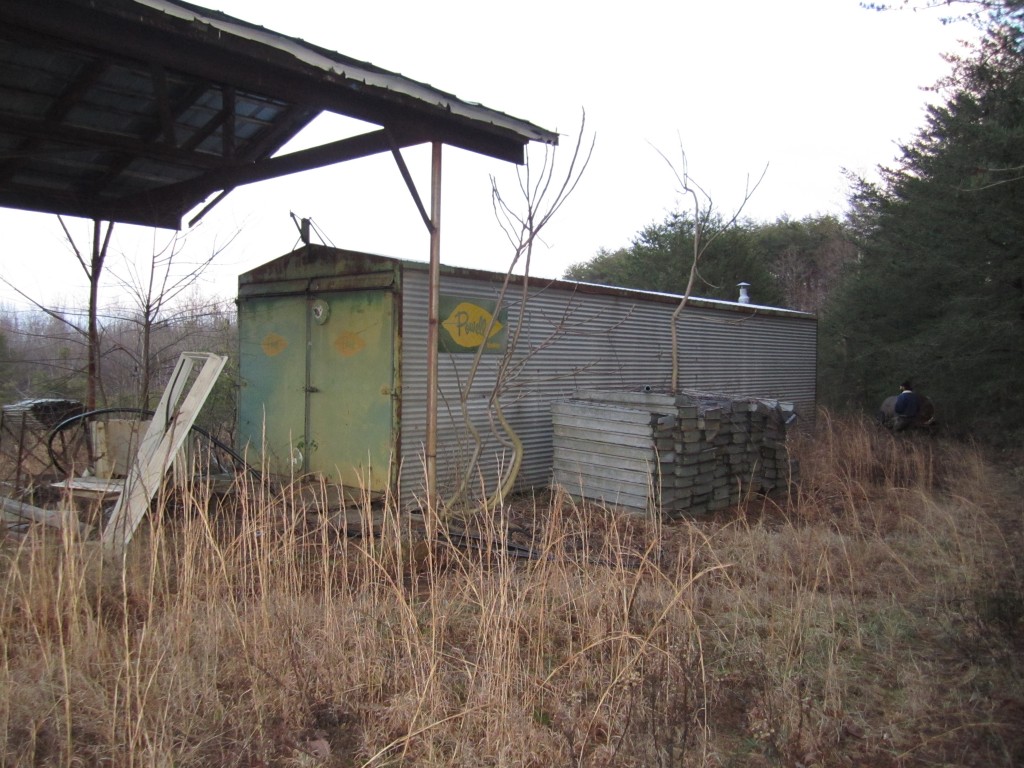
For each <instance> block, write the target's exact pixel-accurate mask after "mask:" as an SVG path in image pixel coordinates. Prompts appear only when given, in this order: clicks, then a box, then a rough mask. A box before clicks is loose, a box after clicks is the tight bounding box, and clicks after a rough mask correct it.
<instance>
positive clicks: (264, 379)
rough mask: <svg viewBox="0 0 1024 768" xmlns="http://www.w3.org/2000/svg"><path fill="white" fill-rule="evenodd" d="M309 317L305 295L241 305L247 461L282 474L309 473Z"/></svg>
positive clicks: (241, 403) (241, 425) (242, 425)
mask: <svg viewBox="0 0 1024 768" xmlns="http://www.w3.org/2000/svg"><path fill="white" fill-rule="evenodd" d="M307 314H308V312H307V309H306V302H305V300H304V297H302V296H275V297H264V296H259V297H251V298H247V299H245V300H243V301H240V302H239V305H238V339H239V361H238V366H239V378H240V380H241V389H240V391H239V394H238V433H239V440H238V442H239V445H240V446H241V447H242V449H243V450H244V451H245V455H246V460H247V461H249V462H250V463H251V464H258V465H261V467H262V468H263V469H266V470H267V471H269V472H271V473H274V474H279V475H289V474H292V473H293V472H294V473H296V474H299V473H301V472H302V469H303V467H302V457H301V453H300V451H299V450H298V448H297V446H299V445H301V444H302V442H303V440H304V437H305V432H306V406H305V397H306V316H307Z"/></svg>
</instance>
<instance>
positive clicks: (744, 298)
mask: <svg viewBox="0 0 1024 768" xmlns="http://www.w3.org/2000/svg"><path fill="white" fill-rule="evenodd" d="M736 287H737V288H739V289H740V297H739V299H738V301H739V303H740V304H749V303H750V294H749V293H747V288H749V287H750V283H736Z"/></svg>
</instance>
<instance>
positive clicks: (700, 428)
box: [552, 391, 795, 517]
mask: <svg viewBox="0 0 1024 768" xmlns="http://www.w3.org/2000/svg"><path fill="white" fill-rule="evenodd" d="M793 420H794V411H793V405H792V404H791V403H784V402H779V401H777V400H769V399H762V398H746V397H732V396H729V395H718V394H709V393H703V392H689V391H688V392H684V393H681V394H678V395H670V394H662V393H658V392H650V391H644V392H615V391H583V392H577V393H576V395H575V396H574V397H573V398H572V399H571V400H567V401H562V402H556V403H554V404H553V405H552V421H553V426H554V476H553V480H554V483H555V484H556V485H559V486H561V487H562V488H564V489H565V490H566V491H567V492H568V493H569V494H571V495H573V496H575V497H577V498H587V499H595V500H600V501H602V502H604V503H607V504H613V505H615V506H620V507H625V508H628V509H635V510H641V511H644V512H653V513H660V514H662V515H665V516H666V517H678V516H681V515H700V514H704V513H707V512H712V511H714V510H718V509H722V508H724V507H727V506H730V505H732V504H735V503H737V502H738V501H739V500H740V498H742V496H743V495H744V494H746V493H748V492H750V491H755V492H760V493H767V492H769V491H772V490H775V489H776V488H780V487H787V486H788V484H789V483H791V482H793V481H794V480H795V478H794V476H793V475H794V472H795V467H794V466H792V465H791V462H790V459H789V453H788V450H787V448H786V427H787V424H789V423H790V422H792V421H793Z"/></svg>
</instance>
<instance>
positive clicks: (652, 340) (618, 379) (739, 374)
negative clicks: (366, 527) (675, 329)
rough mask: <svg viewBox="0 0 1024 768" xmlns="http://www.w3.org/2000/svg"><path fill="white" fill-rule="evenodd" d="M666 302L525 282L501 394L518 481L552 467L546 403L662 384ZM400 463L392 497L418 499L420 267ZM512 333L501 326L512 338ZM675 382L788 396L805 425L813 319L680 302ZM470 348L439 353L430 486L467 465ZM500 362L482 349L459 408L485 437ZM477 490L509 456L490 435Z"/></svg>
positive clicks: (407, 299) (467, 289) (481, 282)
mask: <svg viewBox="0 0 1024 768" xmlns="http://www.w3.org/2000/svg"><path fill="white" fill-rule="evenodd" d="M498 290H499V285H498V284H497V283H495V282H493V281H491V280H488V279H484V278H479V279H478V278H473V277H467V276H461V275H451V274H445V275H442V280H441V291H442V293H444V294H452V295H458V296H462V297H466V298H477V299H491V300H493V299H495V298H496V297H497V295H498ZM507 305H508V308H509V316H508V321H509V327H510V329H515V327H516V326H517V324H518V323H519V322H520V316H521V311H520V310H521V291H520V290H519V289H518V288H517V289H516V290H515V291H513V292H512V294H511V297H509V298H508V299H507ZM674 308H675V305H674V304H672V303H665V302H661V301H656V300H653V299H647V298H643V297H638V296H636V295H624V292H621V291H609V292H608V293H600V292H594V291H586V292H583V291H576V290H574V289H573V288H572V286H571V285H566V284H564V283H559V284H558V285H556V286H545V285H543V284H540V283H538V285H537V286H536V287H534V288H532V289H531V291H530V298H529V300H528V306H527V310H528V311H527V313H526V317H525V320H524V322H523V327H522V330H521V337H520V339H519V343H518V348H517V349H516V352H515V355H514V358H513V359H514V365H513V368H514V370H515V376H514V377H513V378H512V379H511V381H510V382H509V385H508V386H507V388H506V393H505V395H504V396H503V398H502V404H503V407H504V410H505V414H506V416H507V418H508V420H509V421H510V423H511V424H512V425H513V427H514V428H515V429H516V431H517V433H518V434H519V436H520V438H521V439H522V441H523V444H524V447H525V455H524V458H523V464H522V467H521V470H520V475H519V483H520V485H522V486H531V485H533V486H535V485H544V484H547V483H548V482H549V481H550V477H551V466H552V454H553V452H552V439H551V433H552V428H551V403H552V402H554V401H556V400H560V399H566V398H569V397H571V396H572V394H573V392H575V391H576V390H577V389H584V388H588V389H589V388H604V389H616V388H642V387H645V386H649V387H651V388H652V389H653V390H667V389H668V387H669V386H670V384H671V371H672V362H671V355H670V353H669V349H670V346H671V335H670V329H669V323H670V319H671V315H672V311H673V310H674ZM402 318H403V323H402V325H403V328H402V333H403V353H402V361H403V363H402V364H403V369H402V417H401V421H402V434H401V449H402V469H401V475H400V477H401V494H402V498H403V501H404V502H406V503H408V502H410V501H412V500H413V499H415V498H422V495H423V477H424V472H423V462H422V455H423V444H424V441H425V437H426V427H425V425H426V328H427V273H426V270H425V268H424V267H423V266H421V265H416V264H411V263H406V265H405V266H404V269H403V280H402ZM512 334H513V330H510V339H511V337H512ZM679 348H680V386H681V387H682V388H685V389H697V390H703V391H709V392H720V393H723V394H730V395H737V396H740V395H746V396H757V397H767V398H777V399H781V400H789V401H792V402H794V403H796V406H797V411H798V413H800V414H801V415H802V417H803V418H804V419H805V420H810V419H813V409H814V401H815V372H816V371H815V368H816V354H817V324H816V321H815V320H814V319H813V318H811V317H807V316H799V315H794V316H788V317H780V316H776V315H772V314H770V313H759V312H758V311H757V309H756V308H753V307H749V306H748V307H742V306H739V305H737V307H736V309H735V310H731V309H728V308H722V309H708V308H704V307H688V308H687V309H686V310H685V311H684V312H683V315H682V318H681V320H680V323H679ZM472 360H473V356H472V355H456V356H449V355H442V357H441V361H440V365H439V383H440V387H441V395H440V413H439V414H438V429H439V434H438V489H439V492H440V493H441V494H442V496H447V495H449V494H451V493H452V492H453V491H454V490H455V487H456V485H457V481H456V478H457V477H458V475H459V471H460V469H461V468H462V467H464V466H465V465H466V461H467V456H468V454H469V452H470V451H471V440H470V439H469V433H468V430H467V429H466V427H465V426H464V421H463V419H462V416H461V414H460V412H459V391H460V385H461V382H464V381H465V380H466V377H467V374H468V371H469V367H470V365H471V363H472ZM497 365H498V358H497V357H490V356H485V357H484V359H483V364H482V366H481V368H480V371H479V372H478V374H477V380H476V382H475V385H474V388H473V391H472V393H471V397H470V399H469V403H468V413H469V416H470V419H471V421H472V423H473V424H474V425H475V426H476V428H477V429H478V430H479V431H480V433H481V434H482V435H486V434H487V433H488V432H489V427H488V415H487V398H488V395H489V393H490V388H491V387H492V386H493V382H494V377H495V372H496V370H497ZM485 449H486V450H485V456H484V457H483V458H481V461H480V468H481V471H482V477H481V478H479V479H475V481H474V484H475V485H476V487H477V488H481V487H482V488H485V489H486V490H487V492H491V491H493V489H494V485H495V479H496V477H497V469H496V467H497V465H498V464H500V463H504V462H507V461H509V460H510V456H509V455H508V451H506V450H503V449H502V448H501V446H500V445H499V444H498V442H497V440H495V439H493V438H492V439H489V440H488V441H487V442H486V443H485Z"/></svg>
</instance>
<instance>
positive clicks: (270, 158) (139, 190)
mask: <svg viewBox="0 0 1024 768" xmlns="http://www.w3.org/2000/svg"><path fill="white" fill-rule="evenodd" d="M0 103H2V104H3V106H2V108H0V147H3V148H4V153H3V154H4V157H3V159H0V205H2V206H6V207H12V208H21V209H26V210H33V211H41V212H46V213H57V214H64V215H71V216H81V217H85V218H89V219H93V220H96V221H101V220H105V221H111V222H115V221H116V222H128V223H134V224H142V225H147V226H154V227H166V228H171V229H176V228H179V227H180V226H181V223H182V220H183V218H184V217H185V216H186V215H188V214H189V213H190V212H193V211H197V213H195V214H194V215H193V217H192V218H191V219H190V222H191V223H194V222H195V221H196V220H197V219H198V218H200V217H201V216H202V215H203V214H205V213H206V212H207V211H208V210H209V209H210V207H211V206H213V205H215V204H216V203H217V202H218V201H219V200H220V199H222V198H223V197H224V196H225V195H227V194H229V193H230V192H231V191H232V190H233V189H235V188H237V187H239V186H242V185H245V184H251V183H255V182H258V181H262V180H266V179H271V178H275V177H278V176H282V175H287V174H292V173H298V172H301V171H304V170H310V169H313V168H320V167H323V166H327V165H333V164H336V163H341V162H344V161H346V160H352V159H356V158H360V157H365V156H367V155H371V154H376V153H381V152H389V153H391V154H392V155H393V156H394V158H395V160H396V162H397V164H398V167H399V170H400V171H401V173H402V175H403V177H404V178H405V179H406V182H407V184H408V186H409V191H410V193H411V194H412V195H413V198H414V199H415V201H416V204H417V206H418V208H419V211H420V214H421V216H422V219H423V222H424V224H425V225H426V227H427V230H428V232H429V238H430V247H429V255H430V263H431V264H432V269H431V274H432V275H434V276H435V278H436V276H437V274H438V267H439V264H440V237H441V231H440V210H441V200H440V188H441V187H440V178H441V147H442V146H443V145H445V144H448V145H450V146H454V147H459V148H462V149H465V150H468V151H471V152H477V153H481V154H484V155H487V156H489V157H493V158H495V159H498V160H503V161H508V162H514V163H522V162H523V161H524V154H525V146H526V145H527V144H528V143H529V142H531V141H538V142H543V143H547V144H552V145H554V144H557V143H558V136H557V134H555V133H553V132H551V131H547V130H544V129H542V128H539V127H537V126H535V125H533V124H531V123H529V122H527V121H525V120H520V119H518V118H515V117H511V116H509V115H506V114H503V113H501V112H498V111H496V110H493V109H489V108H487V107H484V106H481V105H479V104H472V103H468V102H464V101H462V100H460V99H458V98H456V97H455V96H453V95H451V94H449V93H445V92H444V91H441V90H439V89H437V88H434V87H433V86H430V85H427V84H425V83H420V82H417V81H415V80H412V79H410V78H407V77H403V76H402V75H398V74H395V73H393V72H389V71H387V70H384V69H381V68H380V67H377V66H374V65H373V64H369V63H366V62H361V61H356V60H354V59H351V58H349V57H346V56H344V55H342V54H340V53H336V52H334V51H330V50H327V49H324V48H320V47H318V46H314V45H310V44H309V43H306V42H304V41H302V40H299V39H297V38H292V37H288V36H285V35H282V34H279V33H277V32H273V31H272V30H268V29H264V28H263V27H259V26H256V25H253V24H249V23H247V22H245V21H242V20H240V19H236V18H233V17H230V16H227V15H225V14H222V13H219V12H217V11H213V10H208V9H206V8H201V7H199V6H196V5H192V4H190V3H184V2H177V1H176V0H4V2H2V3H0ZM322 112H333V113H336V114H339V115H344V116H348V117H353V118H357V119H359V120H361V121H364V122H366V123H370V124H372V125H376V126H379V127H378V128H377V129H374V130H371V131H368V132H366V133H363V134H360V135H356V136H346V137H342V138H338V139H337V140H335V141H331V142H327V143H324V144H322V145H320V146H316V147H312V148H310V149H305V150H300V151H295V152H291V153H288V154H284V155H281V154H278V152H279V150H280V149H281V148H282V147H283V146H284V145H285V144H286V143H287V142H288V141H290V140H291V139H292V138H293V137H294V136H295V135H296V134H297V133H299V132H300V131H301V130H302V129H303V128H304V127H305V126H306V125H308V124H309V123H310V122H311V121H312V120H313V119H314V118H315V117H317V115H319V114H321V113H322ZM426 143H429V144H431V145H432V147H433V152H432V168H431V195H430V202H429V209H428V207H427V205H425V204H424V203H423V201H422V200H421V197H420V195H419V193H418V191H417V190H416V188H415V186H414V185H413V184H412V182H411V176H410V175H409V173H408V171H407V169H406V168H405V163H404V161H403V159H402V154H401V152H402V149H403V148H406V147H410V146H413V145H418V144H426ZM425 291H426V292H427V295H428V296H429V298H428V301H429V304H430V306H431V307H436V302H437V295H438V287H437V283H436V279H435V280H432V281H430V285H428V286H427V287H426V288H425ZM430 324H431V326H436V324H437V317H436V314H434V315H432V319H431V323H430ZM431 376H432V377H433V378H436V371H435V372H434V373H432V374H431ZM435 391H436V387H431V392H435ZM434 412H436V410H435V411H434ZM431 419H433V416H432V417H431ZM431 431H433V430H431ZM429 445H430V441H429V440H428V448H427V451H428V455H427V461H428V475H432V474H433V469H432V466H433V449H432V448H430V447H429Z"/></svg>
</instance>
